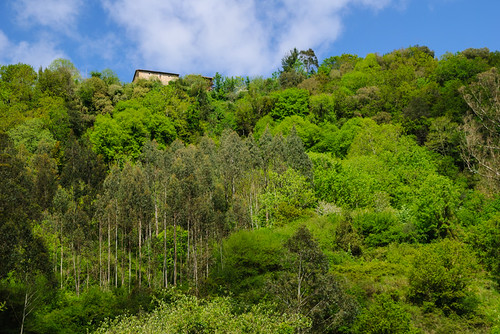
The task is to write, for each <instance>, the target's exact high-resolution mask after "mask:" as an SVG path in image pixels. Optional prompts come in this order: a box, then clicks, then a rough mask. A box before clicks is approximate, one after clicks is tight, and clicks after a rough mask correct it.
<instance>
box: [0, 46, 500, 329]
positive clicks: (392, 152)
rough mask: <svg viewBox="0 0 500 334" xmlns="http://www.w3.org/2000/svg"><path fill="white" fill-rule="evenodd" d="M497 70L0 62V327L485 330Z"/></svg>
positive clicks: (308, 62) (375, 62)
mask: <svg viewBox="0 0 500 334" xmlns="http://www.w3.org/2000/svg"><path fill="white" fill-rule="evenodd" d="M277 66H278V64H277ZM499 67H500V52H498V51H496V52H490V50H488V49H486V48H483V49H467V50H464V51H462V52H458V53H455V54H451V53H448V54H445V55H444V56H442V57H440V58H439V59H438V58H437V57H435V55H434V52H433V51H431V50H429V48H427V47H424V46H413V47H409V48H406V49H400V50H395V51H393V52H391V53H388V54H385V55H383V56H382V55H379V54H368V55H367V56H366V57H364V58H363V57H359V56H356V55H350V54H343V55H341V56H332V57H330V58H327V59H324V60H322V61H321V63H319V61H318V59H317V58H316V56H315V54H314V51H313V50H311V49H309V50H303V51H299V50H297V49H293V50H290V52H289V53H287V54H286V55H285V56H284V57H283V59H282V63H281V66H280V67H279V69H278V70H277V71H276V72H275V73H274V74H273V75H272V76H271V77H269V78H263V77H253V78H243V77H226V76H222V75H220V74H216V75H215V77H214V78H213V81H212V82H209V81H208V80H207V78H204V77H202V76H199V75H186V76H183V77H181V78H180V79H179V80H177V81H174V82H171V83H170V84H168V85H162V84H161V83H160V82H159V81H155V80H139V81H137V82H134V83H122V82H120V80H119V79H118V77H117V76H116V74H115V73H114V72H113V71H112V70H110V69H105V70H102V71H100V72H97V71H96V72H92V73H91V77H89V78H82V77H81V75H80V73H79V71H78V70H77V69H76V68H75V66H74V65H73V64H72V63H71V62H70V61H68V60H64V59H57V60H55V61H54V62H53V63H52V64H51V65H50V66H48V67H47V68H40V69H39V70H38V72H37V71H36V70H35V69H33V68H32V67H31V66H29V65H26V64H12V65H4V66H1V67H0V143H1V144H0V174H1V176H0V178H1V182H0V187H1V189H0V332H2V333H215V332H218V333H451V332H456V333H500V288H499V283H500V196H499V190H500V74H499V73H498V70H497V69H498V68H499Z"/></svg>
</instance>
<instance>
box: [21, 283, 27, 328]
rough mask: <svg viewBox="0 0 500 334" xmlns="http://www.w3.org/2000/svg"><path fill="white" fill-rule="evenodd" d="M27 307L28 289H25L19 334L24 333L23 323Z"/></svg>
mask: <svg viewBox="0 0 500 334" xmlns="http://www.w3.org/2000/svg"><path fill="white" fill-rule="evenodd" d="M27 307H28V288H27V287H26V293H25V294H24V306H23V318H22V320H21V331H20V333H21V334H23V333H24V321H25V320H26V308H27Z"/></svg>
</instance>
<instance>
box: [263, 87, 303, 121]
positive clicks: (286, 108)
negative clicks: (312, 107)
mask: <svg viewBox="0 0 500 334" xmlns="http://www.w3.org/2000/svg"><path fill="white" fill-rule="evenodd" d="M275 97H276V103H275V104H274V108H273V110H272V111H271V116H273V118H274V119H283V118H285V117H287V116H292V115H299V116H305V115H306V114H307V112H308V110H309V92H308V91H307V90H305V89H298V88H288V89H286V90H284V91H282V92H277V93H275Z"/></svg>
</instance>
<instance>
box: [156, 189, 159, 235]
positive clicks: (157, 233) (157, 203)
mask: <svg viewBox="0 0 500 334" xmlns="http://www.w3.org/2000/svg"><path fill="white" fill-rule="evenodd" d="M155 226H156V236H158V233H159V232H158V200H157V199H156V196H155Z"/></svg>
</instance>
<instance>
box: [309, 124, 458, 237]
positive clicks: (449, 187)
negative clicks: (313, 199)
mask: <svg viewBox="0 0 500 334" xmlns="http://www.w3.org/2000/svg"><path fill="white" fill-rule="evenodd" d="M348 123H349V122H348ZM348 123H346V124H345V125H344V127H346V129H345V130H344V127H343V128H342V130H344V131H342V130H340V131H337V133H336V135H337V136H339V135H340V134H341V133H342V132H344V133H345V135H349V134H350V135H351V138H353V139H351V141H350V143H349V142H347V141H345V140H344V141H341V142H343V143H344V145H345V144H348V143H349V144H350V146H349V147H348V154H347V158H346V159H344V160H341V161H339V160H335V159H332V158H322V157H320V156H318V155H313V157H314V159H313V160H314V162H315V167H316V168H315V177H314V179H315V187H316V194H317V196H318V198H319V199H320V200H324V201H327V202H333V203H335V204H336V205H338V206H341V207H345V208H349V209H351V210H356V209H362V208H369V209H374V210H376V211H383V210H386V209H396V210H401V212H406V214H409V216H408V215H406V214H405V215H402V216H401V217H400V218H401V219H400V221H399V222H397V223H390V225H394V226H396V230H393V227H392V226H387V227H383V226H381V230H380V231H378V232H375V233H376V234H377V235H378V236H373V238H375V239H374V240H373V242H371V243H373V244H374V245H376V244H380V242H381V241H380V239H378V241H377V238H379V237H381V235H385V234H386V233H389V234H388V235H387V237H388V238H389V239H391V238H396V239H398V238H401V237H402V238H403V239H406V240H409V239H411V238H410V236H402V235H401V233H403V225H401V224H410V226H407V227H405V230H406V231H407V232H405V233H409V232H410V231H411V230H412V229H414V230H415V232H416V235H415V236H416V237H417V238H418V239H419V240H420V241H422V242H429V241H431V240H433V239H436V238H439V237H442V236H444V235H446V234H447V232H448V231H449V228H450V224H451V222H452V221H453V219H454V216H455V211H456V209H457V206H458V203H459V188H458V187H457V186H455V185H454V184H453V182H452V181H451V180H449V179H448V178H446V177H444V176H441V175H439V174H437V167H436V164H437V163H436V161H435V160H434V158H433V156H432V154H431V153H430V152H428V151H427V150H426V149H425V148H423V147H420V146H418V145H417V144H416V143H415V141H414V140H413V139H411V138H410V137H406V136H403V135H401V130H400V128H399V127H397V126H394V125H377V124H375V123H374V122H373V121H364V122H363V126H362V127H357V126H355V127H353V128H352V130H354V131H352V132H348V131H347V129H348V128H347V125H348ZM353 125H354V124H353ZM360 125H361V124H360ZM334 136H335V135H334ZM398 217H399V216H398ZM403 217H406V218H404V219H403ZM372 218H374V217H372ZM392 219H393V218H391V220H392ZM396 220H398V219H396ZM390 231H392V232H390ZM366 233H367V234H371V233H372V232H370V231H369V230H367V231H366ZM394 233H395V234H394ZM391 234H394V236H393V237H392V236H391Z"/></svg>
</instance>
